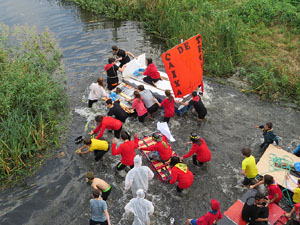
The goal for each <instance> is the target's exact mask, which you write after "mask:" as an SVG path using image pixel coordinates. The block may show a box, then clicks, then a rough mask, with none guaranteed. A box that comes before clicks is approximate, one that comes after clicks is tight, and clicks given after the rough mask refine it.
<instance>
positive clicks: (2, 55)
mask: <svg viewBox="0 0 300 225" xmlns="http://www.w3.org/2000/svg"><path fill="white" fill-rule="evenodd" d="M0 31H1V32H0V99H1V101H0V167H1V170H0V181H1V184H6V183H8V182H10V181H11V180H12V178H14V179H13V180H16V178H21V177H23V176H25V175H28V174H30V173H31V172H32V171H33V168H34V165H36V163H32V160H31V159H32V158H37V156H38V155H39V154H41V151H43V150H45V149H47V148H49V147H50V146H51V147H52V146H53V144H56V143H57V142H56V140H57V138H58V134H59V123H60V122H61V121H62V119H63V118H64V112H65V108H66V107H65V104H66V97H65V95H64V91H63V88H62V86H61V85H60V84H58V83H57V82H55V81H54V80H53V78H52V74H53V72H54V71H55V69H56V68H57V67H58V66H59V64H60V58H61V53H60V52H59V51H58V49H57V47H56V45H55V44H54V40H53V39H52V38H51V36H50V34H49V32H48V31H45V32H44V33H40V34H38V33H37V32H36V31H35V29H34V28H29V27H21V26H16V27H14V28H13V29H10V28H9V27H7V26H5V25H2V24H0ZM42 153H44V152H42ZM34 161H35V160H34Z"/></svg>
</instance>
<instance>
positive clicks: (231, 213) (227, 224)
mask: <svg viewBox="0 0 300 225" xmlns="http://www.w3.org/2000/svg"><path fill="white" fill-rule="evenodd" d="M256 193H257V190H255V189H249V190H248V191H247V192H246V193H245V194H244V195H243V196H242V198H240V199H238V200H237V201H236V202H235V203H234V204H233V205H232V206H230V207H229V209H228V210H227V211H225V212H224V216H223V218H222V219H221V220H220V221H218V225H234V224H237V225H246V224H247V222H245V221H244V220H243V219H242V210H243V206H244V203H245V202H246V200H247V199H248V198H249V197H254V196H255V194H256ZM268 208H269V217H268V219H269V222H270V223H271V224H276V225H281V224H287V222H288V219H287V217H286V216H284V214H285V213H286V212H285V211H284V210H283V209H282V208H280V207H279V206H278V205H277V204H275V203H274V204H269V205H268Z"/></svg>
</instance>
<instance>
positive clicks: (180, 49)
mask: <svg viewBox="0 0 300 225" xmlns="http://www.w3.org/2000/svg"><path fill="white" fill-rule="evenodd" d="M161 57H162V61H163V63H164V65H165V69H166V72H167V74H168V76H169V79H170V82H171V85H172V89H173V92H174V94H175V96H176V97H183V96H185V95H187V94H190V93H191V92H193V91H194V90H196V89H197V88H198V86H199V85H200V84H201V83H202V75H203V53H202V38H201V35H200V34H199V35H196V36H194V37H192V38H190V39H189V40H187V41H185V42H183V43H181V44H179V45H177V46H175V47H174V48H172V49H170V50H168V51H167V52H165V53H163V54H162V55H161Z"/></svg>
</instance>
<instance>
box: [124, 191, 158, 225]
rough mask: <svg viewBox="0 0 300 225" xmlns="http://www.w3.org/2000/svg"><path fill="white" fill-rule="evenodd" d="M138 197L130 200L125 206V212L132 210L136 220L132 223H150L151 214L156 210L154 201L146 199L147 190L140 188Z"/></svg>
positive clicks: (135, 224) (134, 224)
mask: <svg viewBox="0 0 300 225" xmlns="http://www.w3.org/2000/svg"><path fill="white" fill-rule="evenodd" d="M136 195H137V197H136V198H133V199H131V200H130V202H129V203H128V204H127V205H126V206H125V212H126V213H128V212H132V213H133V214H134V220H133V224H132V225H150V217H149V216H150V215H152V214H153V212H154V207H153V204H152V202H150V201H148V200H147V199H145V192H144V191H143V190H142V189H138V190H137V192H136Z"/></svg>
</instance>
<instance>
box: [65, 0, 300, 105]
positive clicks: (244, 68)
mask: <svg viewBox="0 0 300 225" xmlns="http://www.w3.org/2000/svg"><path fill="white" fill-rule="evenodd" d="M69 1H72V2H74V3H76V4H78V5H80V6H81V7H82V8H84V9H87V10H90V11H92V12H94V13H99V14H103V15H105V17H108V18H112V19H122V20H137V21H140V22H142V24H143V26H144V27H145V29H146V30H147V31H148V32H150V33H152V34H154V35H155V36H156V37H157V38H160V39H161V40H163V41H164V43H165V44H166V48H170V47H173V46H174V45H176V44H178V43H180V40H181V39H183V40H186V39H188V38H190V37H191V36H193V35H196V34H198V33H200V34H201V35H202V38H203V51H204V72H205V75H206V76H208V75H209V76H217V77H223V78H224V77H230V76H231V75H232V74H234V73H238V74H239V76H240V78H241V79H244V80H247V82H248V83H249V85H250V89H248V90H246V92H254V93H256V94H258V95H260V96H261V97H262V99H266V100H289V101H291V102H294V103H296V104H298V105H300V67H299V61H300V34H299V27H300V16H299V15H300V6H299V3H297V2H292V1H289V0H284V1H279V0H264V1H260V0H251V1H250V0H244V1H234V0H225V1H222V2H219V1H197V0H191V1H178V0H169V1H165V0H155V1H151V2H149V1H133V0H129V1H119V0H110V1H104V0H98V1H92V0H69Z"/></svg>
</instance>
